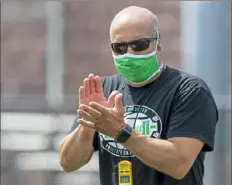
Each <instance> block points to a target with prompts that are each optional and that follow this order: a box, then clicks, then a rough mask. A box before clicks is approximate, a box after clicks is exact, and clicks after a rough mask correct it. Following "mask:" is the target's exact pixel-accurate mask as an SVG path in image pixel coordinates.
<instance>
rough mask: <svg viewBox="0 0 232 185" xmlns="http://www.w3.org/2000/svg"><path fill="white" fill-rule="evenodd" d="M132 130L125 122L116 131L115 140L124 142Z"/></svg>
mask: <svg viewBox="0 0 232 185" xmlns="http://www.w3.org/2000/svg"><path fill="white" fill-rule="evenodd" d="M132 130H133V129H132V127H131V126H130V125H128V124H126V125H125V128H124V129H123V130H122V131H120V132H119V133H118V135H117V136H116V138H115V140H116V141H118V142H119V143H125V142H126V141H127V140H128V139H129V137H130V136H131V132H132Z"/></svg>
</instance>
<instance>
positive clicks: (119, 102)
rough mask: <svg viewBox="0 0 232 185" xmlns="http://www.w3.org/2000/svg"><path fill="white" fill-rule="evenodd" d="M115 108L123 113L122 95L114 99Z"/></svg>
mask: <svg viewBox="0 0 232 185" xmlns="http://www.w3.org/2000/svg"><path fill="white" fill-rule="evenodd" d="M115 108H116V110H117V111H119V112H122V111H123V103H122V94H121V93H120V94H117V95H116V97H115Z"/></svg>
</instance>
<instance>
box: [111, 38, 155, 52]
mask: <svg viewBox="0 0 232 185" xmlns="http://www.w3.org/2000/svg"><path fill="white" fill-rule="evenodd" d="M154 40H157V38H156V37H151V38H141V39H137V40H133V41H130V42H114V43H111V48H112V50H113V52H114V53H115V54H119V55H123V54H125V53H127V49H128V46H130V47H131V49H132V50H133V51H135V52H141V51H144V50H146V49H148V48H149V46H150V42H151V41H154Z"/></svg>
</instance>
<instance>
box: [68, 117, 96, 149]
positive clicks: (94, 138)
mask: <svg viewBox="0 0 232 185" xmlns="http://www.w3.org/2000/svg"><path fill="white" fill-rule="evenodd" d="M79 118H80V116H79V115H78V114H77V115H76V116H75V118H74V120H73V124H72V126H71V129H70V131H69V133H71V132H73V131H74V130H75V129H76V128H77V126H78V122H77V120H78V119H79ZM93 147H94V150H95V151H97V150H98V132H97V131H95V132H94V137H93Z"/></svg>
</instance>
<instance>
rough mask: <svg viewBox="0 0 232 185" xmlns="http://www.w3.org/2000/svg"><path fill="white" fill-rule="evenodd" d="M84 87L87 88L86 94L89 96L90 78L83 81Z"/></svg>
mask: <svg viewBox="0 0 232 185" xmlns="http://www.w3.org/2000/svg"><path fill="white" fill-rule="evenodd" d="M83 84H84V88H85V95H86V96H89V95H90V84H89V79H88V78H85V79H84V81H83Z"/></svg>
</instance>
